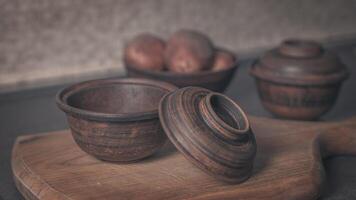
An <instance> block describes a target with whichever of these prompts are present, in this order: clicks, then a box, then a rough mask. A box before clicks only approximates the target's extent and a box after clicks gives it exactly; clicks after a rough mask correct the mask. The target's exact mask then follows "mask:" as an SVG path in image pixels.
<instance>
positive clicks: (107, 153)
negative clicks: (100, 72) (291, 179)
mask: <svg viewBox="0 0 356 200" xmlns="http://www.w3.org/2000/svg"><path fill="white" fill-rule="evenodd" d="M176 89H177V88H176V87H175V86H173V85H171V84H168V83H165V82H160V81H153V80H146V79H130V78H127V79H103V80H93V81H87V82H83V83H79V84H75V85H72V86H69V87H67V88H65V89H63V90H62V91H60V92H59V93H58V94H57V98H56V101H57V105H58V107H59V108H60V109H61V110H63V111H64V112H65V113H66V115H67V120H68V123H69V127H70V129H71V132H72V135H73V138H74V140H75V142H76V143H77V144H78V145H79V147H80V148H81V149H82V150H83V151H85V152H87V153H88V154H90V155H93V156H95V157H96V158H98V159H101V160H107V161H118V162H132V161H136V160H139V159H142V158H145V157H148V156H150V155H152V154H153V153H154V152H156V151H157V150H158V149H159V148H160V147H161V146H162V145H163V144H164V143H165V141H166V136H165V134H164V132H163V130H162V127H161V124H160V121H159V118H158V104H159V101H160V99H161V98H162V97H163V96H164V95H165V94H167V93H168V92H171V91H174V90H176Z"/></svg>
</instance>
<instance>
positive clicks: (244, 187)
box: [12, 116, 356, 200]
mask: <svg viewBox="0 0 356 200" xmlns="http://www.w3.org/2000/svg"><path fill="white" fill-rule="evenodd" d="M249 118H250V122H251V127H252V130H253V131H254V133H255V136H256V140H257V144H258V148H257V155H256V160H255V166H254V170H253V175H252V177H251V178H250V179H248V180H247V181H246V182H244V183H242V184H239V185H234V184H224V183H222V182H220V181H217V180H215V179H214V178H212V177H210V176H208V175H206V174H205V173H203V172H202V171H201V170H199V169H198V168H196V167H194V166H193V165H192V164H191V163H190V162H189V161H187V160H186V159H185V158H184V157H183V155H182V154H180V153H178V152H177V151H175V150H174V148H173V147H172V146H171V145H169V143H168V144H167V145H166V146H165V147H164V149H163V150H162V151H160V152H159V153H158V154H156V155H155V156H153V157H150V158H149V159H146V160H143V161H141V162H138V163H132V164H124V165H118V164H114V163H108V162H103V161H100V160H97V159H95V158H93V157H91V156H89V155H88V154H86V153H84V152H83V151H81V150H80V149H79V147H78V146H77V145H76V144H75V142H74V141H73V139H72V137H71V135H70V133H69V131H59V132H54V133H49V134H43V135H33V136H24V137H20V138H18V139H17V141H16V144H15V146H14V149H13V155H12V156H13V157H12V169H13V173H14V179H15V182H16V185H17V187H18V189H19V191H20V192H21V193H22V194H23V195H24V196H25V197H26V199H31V200H32V199H273V200H279V199H281V200H282V199H316V198H317V197H319V196H320V194H321V191H322V185H323V182H325V181H326V178H325V175H324V168H323V165H322V158H325V157H327V156H334V155H356V132H355V130H356V118H352V119H349V120H346V121H343V122H333V123H323V122H293V121H279V120H273V119H266V118H257V117H252V116H251V117H249Z"/></svg>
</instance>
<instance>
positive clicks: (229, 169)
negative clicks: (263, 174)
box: [159, 87, 256, 183]
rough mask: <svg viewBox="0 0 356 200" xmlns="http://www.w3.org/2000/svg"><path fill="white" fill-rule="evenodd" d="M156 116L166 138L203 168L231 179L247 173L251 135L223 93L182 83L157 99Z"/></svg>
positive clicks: (253, 145) (242, 116)
mask: <svg viewBox="0 0 356 200" xmlns="http://www.w3.org/2000/svg"><path fill="white" fill-rule="evenodd" d="M159 117H160V120H161V124H162V127H163V129H164V131H165V133H166V134H167V135H168V137H169V139H170V141H171V142H172V143H173V144H174V145H175V146H176V147H177V149H178V150H179V151H180V152H181V153H182V154H183V155H184V156H185V157H186V158H187V159H188V160H189V161H191V162H192V163H193V164H194V165H196V166H197V167H198V168H200V169H201V170H203V171H204V172H206V173H208V174H209V175H211V176H213V177H214V178H217V179H219V180H222V181H226V182H231V183H240V182H243V181H244V180H246V179H248V178H249V177H250V176H251V173H252V168H253V163H254V158H255V154H256V141H255V137H254V134H253V133H252V131H251V128H250V124H249V121H248V119H247V117H246V115H245V114H244V112H243V110H242V109H241V108H240V107H239V106H238V105H237V104H236V103H235V102H234V101H233V100H231V99H230V98H228V97H227V96H225V95H223V94H220V93H215V92H212V91H210V90H207V89H203V88H199V87H185V88H182V89H179V90H176V91H175V92H172V93H169V94H167V95H166V96H165V97H164V98H163V99H162V100H161V103H160V108H159Z"/></svg>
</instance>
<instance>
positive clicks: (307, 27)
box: [0, 0, 356, 200]
mask: <svg viewBox="0 0 356 200" xmlns="http://www.w3.org/2000/svg"><path fill="white" fill-rule="evenodd" d="M182 28H185V29H194V30H198V31H200V32H202V33H204V34H206V35H208V36H209V37H210V38H211V40H212V41H213V42H214V44H215V45H216V46H223V47H225V48H227V49H229V50H232V51H234V52H235V53H236V54H237V55H238V57H239V59H240V60H241V65H240V66H239V67H238V70H237V72H236V74H234V76H233V80H232V82H231V84H230V85H229V87H228V88H227V90H226V91H225V93H226V94H227V95H228V96H230V97H231V98H233V99H234V100H237V101H238V102H239V103H240V105H241V106H242V107H243V108H244V109H245V110H246V111H247V113H248V114H253V115H258V116H267V117H272V115H271V114H270V113H268V112H267V111H266V110H265V109H264V108H263V107H262V105H261V103H260V100H259V98H258V95H257V91H256V88H255V85H254V81H253V79H252V78H251V77H250V76H248V70H247V69H248V67H249V66H250V65H251V61H252V60H253V59H255V58H257V57H258V56H260V55H261V54H262V53H263V52H264V51H266V50H268V49H270V48H273V47H275V46H276V45H278V44H279V43H280V42H281V41H282V40H284V39H286V38H291V37H292V38H303V39H313V40H316V41H319V42H321V43H322V44H323V45H324V46H326V47H327V48H328V49H331V50H333V51H335V52H336V53H337V54H338V55H339V56H340V57H341V60H342V61H343V62H344V63H345V64H346V65H347V66H348V69H349V70H350V72H351V76H350V78H349V80H347V81H346V82H345V84H344V85H343V87H342V89H341V92H340V95H339V98H338V101H337V103H336V105H335V106H334V107H333V109H332V110H331V111H330V112H328V113H327V114H326V115H325V116H323V117H322V118H321V120H339V119H341V118H347V117H350V116H354V115H355V114H356V107H355V102H356V95H354V91H355V87H356V79H355V78H354V77H355V74H356V66H355V63H356V0H337V1H335V0H299V1H295V0H284V1H278V0H269V1H258V0H239V1H234V0H220V1H216V0H215V1H214V0H195V1H189V0H180V1H174V0H149V1H144V0H140V1H139V0H100V1H99V0H85V1H84V0H58V1H55V0H27V1H25V0H0V123H1V125H0V199H1V198H3V199H5V200H7V199H21V195H20V194H19V193H18V191H17V190H16V188H15V185H14V183H13V179H12V178H13V177H12V172H11V165H10V160H11V150H12V147H13V144H14V141H15V139H16V137H17V136H20V135H24V134H34V133H39V132H48V131H53V130H60V129H65V128H67V127H68V126H67V123H66V120H65V117H64V114H63V113H62V112H60V111H59V109H58V108H57V107H56V105H55V101H54V98H55V94H56V93H57V91H58V90H59V89H61V88H63V87H64V86H66V85H67V84H69V83H73V82H80V81H83V80H88V79H97V78H104V77H121V76H124V75H125V74H126V70H125V68H124V64H123V61H122V54H123V47H124V44H125V43H126V42H127V41H128V40H130V39H131V38H133V37H134V36H135V35H137V34H139V33H142V32H151V33H154V34H156V35H158V36H160V37H162V38H164V39H167V38H168V37H169V35H171V34H172V33H173V32H175V31H176V30H178V29H182ZM325 164H326V173H327V178H328V184H327V186H326V188H327V189H326V190H325V194H323V196H324V197H323V199H356V189H355V185H356V171H355V170H354V169H355V167H356V158H351V157H341V158H335V159H328V160H326V161H325Z"/></svg>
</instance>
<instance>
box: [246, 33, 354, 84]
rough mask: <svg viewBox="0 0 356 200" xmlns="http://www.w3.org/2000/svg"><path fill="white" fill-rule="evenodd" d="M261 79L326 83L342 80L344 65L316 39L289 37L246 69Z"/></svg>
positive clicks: (290, 82) (279, 81)
mask: <svg viewBox="0 0 356 200" xmlns="http://www.w3.org/2000/svg"><path fill="white" fill-rule="evenodd" d="M250 72H251V74H252V75H253V76H255V77H257V78H260V79H262V80H267V81H272V82H278V83H285V84H292V85H327V84H334V83H338V82H341V81H343V80H345V79H346V78H347V77H348V74H349V73H348V71H347V69H346V67H345V66H344V65H343V64H342V63H341V61H340V60H339V58H338V57H337V56H336V55H335V54H333V53H332V52H330V51H327V50H325V49H324V48H323V47H322V46H321V45H320V44H319V43H317V42H314V41H309V40H299V39H290V40H286V41H284V42H282V43H281V45H280V46H278V47H277V48H275V49H272V50H270V51H268V52H266V54H265V55H264V56H262V57H261V59H260V60H258V61H257V62H256V63H255V64H254V65H253V66H252V67H251V70H250Z"/></svg>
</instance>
